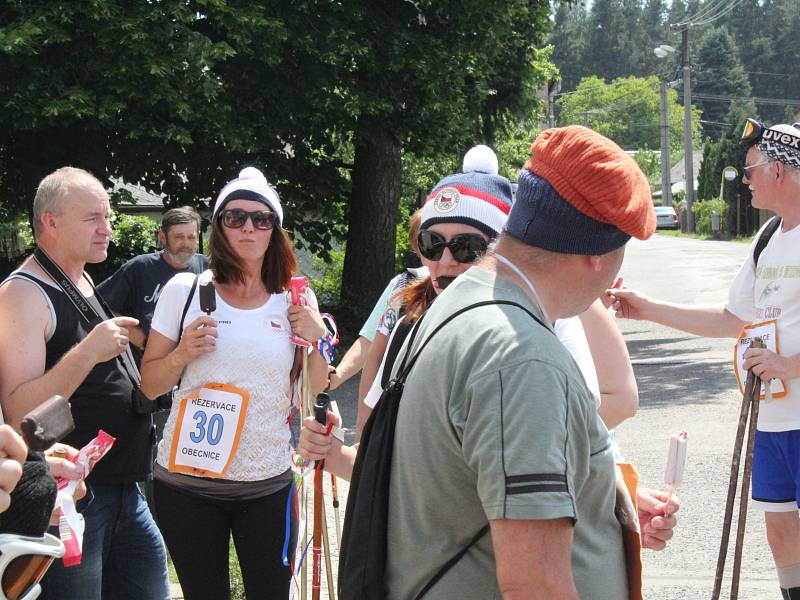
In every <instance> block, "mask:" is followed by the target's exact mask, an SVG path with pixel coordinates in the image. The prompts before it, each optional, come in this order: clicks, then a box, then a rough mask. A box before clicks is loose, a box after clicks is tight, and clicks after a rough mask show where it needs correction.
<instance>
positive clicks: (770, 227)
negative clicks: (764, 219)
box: [753, 217, 783, 267]
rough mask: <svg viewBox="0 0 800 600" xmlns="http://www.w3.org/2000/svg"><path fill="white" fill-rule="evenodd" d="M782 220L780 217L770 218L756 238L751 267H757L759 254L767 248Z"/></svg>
mask: <svg viewBox="0 0 800 600" xmlns="http://www.w3.org/2000/svg"><path fill="white" fill-rule="evenodd" d="M782 222H783V219H781V218H780V217H772V218H771V219H770V220H769V222H768V223H767V226H766V227H764V230H763V231H762V232H761V235H760V236H758V240H756V247H755V248H754V249H753V266H754V267H758V259H759V257H760V256H761V253H762V252H764V248H766V247H767V244H768V243H769V240H770V238H771V237H772V236H773V235H775V232H776V231H778V227H780V226H781V223H782Z"/></svg>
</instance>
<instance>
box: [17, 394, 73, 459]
mask: <svg viewBox="0 0 800 600" xmlns="http://www.w3.org/2000/svg"><path fill="white" fill-rule="evenodd" d="M20 429H21V430H22V437H23V438H25V443H26V444H28V448H29V449H31V450H34V451H41V450H45V449H47V448H49V447H50V446H52V445H53V444H55V443H56V442H59V441H61V440H62V439H64V437H66V435H67V434H68V433H69V432H71V431H72V430H73V429H75V422H74V421H73V420H72V411H71V410H70V408H69V402H67V401H66V399H64V397H63V396H53V397H52V398H50V399H49V400H47V401H46V402H44V403H42V404H40V405H39V406H37V407H36V408H34V409H33V410H32V411H31V412H29V413H28V414H27V415H25V417H24V418H23V419H22V423H20Z"/></svg>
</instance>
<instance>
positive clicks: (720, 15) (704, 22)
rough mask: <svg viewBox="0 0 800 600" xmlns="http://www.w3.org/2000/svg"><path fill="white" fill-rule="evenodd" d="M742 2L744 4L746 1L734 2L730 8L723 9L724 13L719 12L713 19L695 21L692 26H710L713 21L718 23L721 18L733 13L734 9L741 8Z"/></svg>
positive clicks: (736, 0)
mask: <svg viewBox="0 0 800 600" xmlns="http://www.w3.org/2000/svg"><path fill="white" fill-rule="evenodd" d="M742 2H744V0H734V2H732V3H731V4H730V5H729V6H728V8H726V9H723V10H722V11H720V12H718V13H717V14H716V15H714V16H713V17H709V18H707V19H705V20H704V21H695V22H694V23H692V25H708V24H709V23H711V22H713V21H716V20H717V19H720V18H722V17H724V16H725V15H727V14H728V13H729V12H731V11H732V10H733V9H734V8H736V7H737V6H739V5H740V4H741V3H742Z"/></svg>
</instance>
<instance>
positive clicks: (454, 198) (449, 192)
mask: <svg viewBox="0 0 800 600" xmlns="http://www.w3.org/2000/svg"><path fill="white" fill-rule="evenodd" d="M460 200H461V193H460V192H459V191H458V190H457V189H455V188H451V187H446V188H442V189H441V190H439V191H438V192H437V194H436V197H435V198H434V199H433V207H434V208H435V209H436V212H440V213H449V212H451V211H453V210H455V208H456V206H458V203H459V201H460Z"/></svg>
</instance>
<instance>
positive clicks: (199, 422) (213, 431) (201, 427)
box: [189, 410, 225, 446]
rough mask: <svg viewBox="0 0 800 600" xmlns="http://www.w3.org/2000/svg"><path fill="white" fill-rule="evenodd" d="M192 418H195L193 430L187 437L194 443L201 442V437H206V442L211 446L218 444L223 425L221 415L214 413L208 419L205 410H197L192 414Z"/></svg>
mask: <svg viewBox="0 0 800 600" xmlns="http://www.w3.org/2000/svg"><path fill="white" fill-rule="evenodd" d="M192 418H193V419H194V420H195V431H192V432H191V433H190V434H189V438H190V439H191V440H192V441H193V442H194V443H195V444H199V443H200V442H202V441H203V438H206V439H208V443H209V444H211V445H212V446H216V445H217V444H219V441H220V440H221V439H222V430H223V428H224V425H225V421H224V420H223V419H222V415H220V414H219V413H214V414H213V415H211V418H210V419H209V418H208V415H207V414H206V412H205V411H202V410H198V411H197V412H196V413H194V414H193V415H192ZM206 423H208V429H206Z"/></svg>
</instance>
